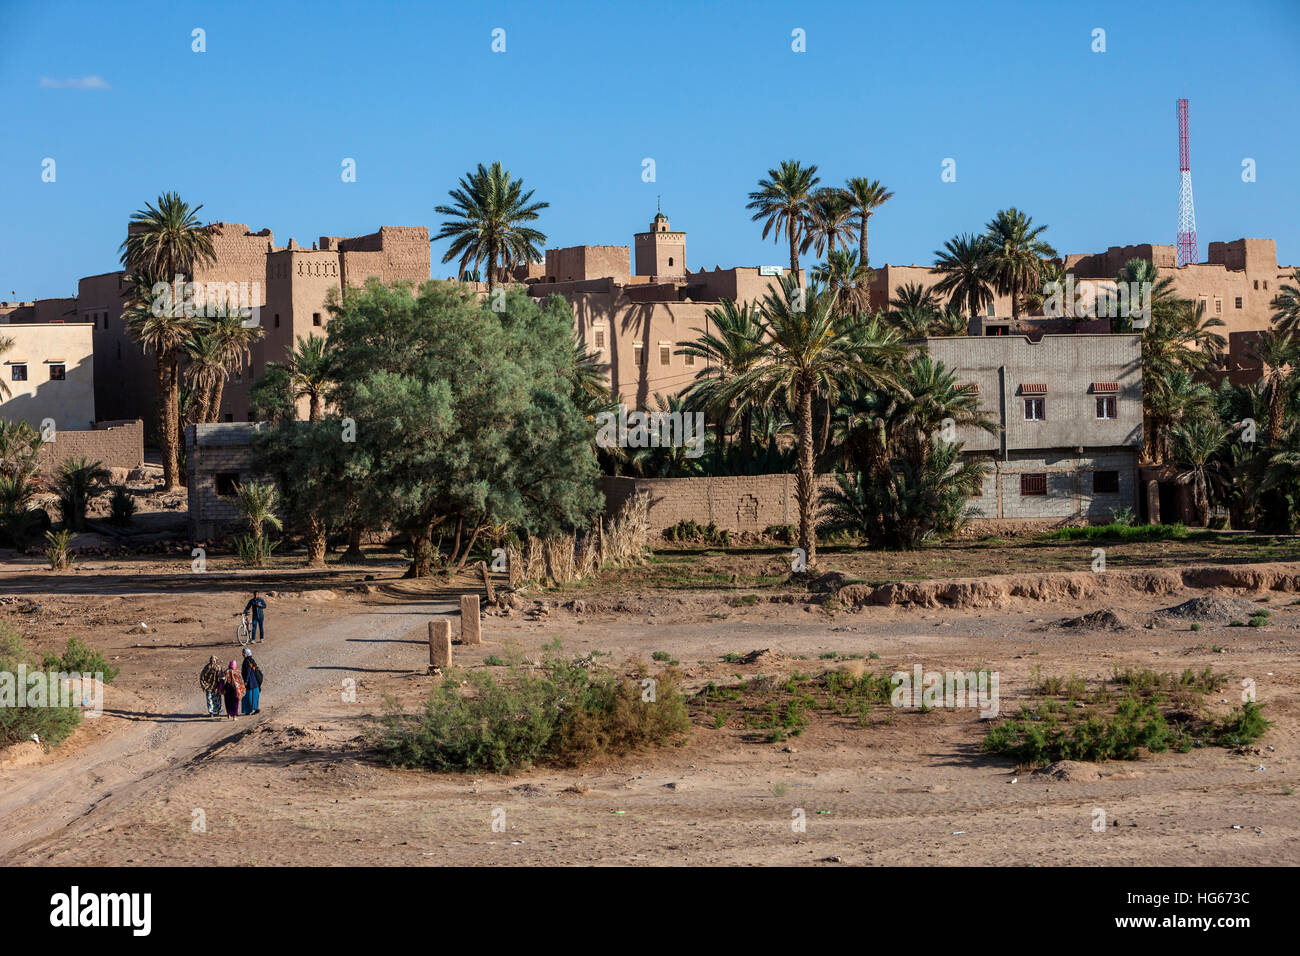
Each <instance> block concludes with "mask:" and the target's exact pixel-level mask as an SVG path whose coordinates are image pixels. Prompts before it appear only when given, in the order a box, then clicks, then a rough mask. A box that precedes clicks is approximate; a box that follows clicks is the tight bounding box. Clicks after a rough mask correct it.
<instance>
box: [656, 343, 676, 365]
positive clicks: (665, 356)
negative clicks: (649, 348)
mask: <svg viewBox="0 0 1300 956" xmlns="http://www.w3.org/2000/svg"><path fill="white" fill-rule="evenodd" d="M672 362H673V347H672V346H671V345H665V344H664V343H663V342H660V343H659V364H660V365H671V364H672Z"/></svg>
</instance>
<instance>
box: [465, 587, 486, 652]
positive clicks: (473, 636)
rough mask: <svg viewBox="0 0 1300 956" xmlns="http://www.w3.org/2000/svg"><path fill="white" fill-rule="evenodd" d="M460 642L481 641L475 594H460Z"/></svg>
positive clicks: (479, 642)
mask: <svg viewBox="0 0 1300 956" xmlns="http://www.w3.org/2000/svg"><path fill="white" fill-rule="evenodd" d="M460 642H461V643H462V644H482V643H483V631H482V627H481V621H480V620H479V615H478V595H477V594H462V595H461V596H460Z"/></svg>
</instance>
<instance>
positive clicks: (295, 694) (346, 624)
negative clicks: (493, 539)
mask: <svg viewBox="0 0 1300 956" xmlns="http://www.w3.org/2000/svg"><path fill="white" fill-rule="evenodd" d="M452 610H453V608H452V605H451V604H450V603H449V602H432V601H430V602H423V603H418V604H406V605H400V606H397V605H394V606H387V607H374V608H368V609H367V610H366V611H364V612H363V613H359V614H350V615H348V616H346V617H341V618H337V619H335V620H333V621H329V622H327V623H324V624H322V623H321V622H319V621H316V620H311V619H309V620H307V621H297V620H295V619H294V618H292V617H288V616H286V617H285V620H284V621H283V623H282V625H281V626H280V627H279V628H278V629H277V630H273V631H272V632H271V634H270V636H269V637H268V639H267V641H266V643H265V644H262V645H258V646H257V647H255V648H254V652H255V654H256V656H257V658H258V662H259V663H260V664H261V666H262V668H263V669H264V670H265V671H266V674H267V685H268V690H267V692H266V694H265V696H264V698H263V706H264V710H263V712H262V714H260V715H258V716H256V717H253V716H249V717H241V718H239V719H238V720H214V719H211V718H208V717H207V716H205V714H206V708H205V704H204V698H203V694H202V692H201V691H200V690H199V689H198V683H197V676H196V677H195V678H194V679H192V680H190V681H188V682H187V683H186V684H184V685H183V686H178V687H177V688H176V689H175V692H174V694H172V695H170V696H167V695H164V700H165V705H164V706H161V707H150V706H149V705H148V704H145V705H143V708H144V709H142V710H135V709H133V705H132V704H131V703H130V702H129V701H126V698H127V697H128V696H132V697H133V696H134V695H129V694H128V693H126V692H123V691H120V690H119V689H117V688H115V687H114V686H113V685H109V686H108V687H107V688H106V689H105V700H104V711H105V712H104V715H103V716H102V717H100V718H98V720H100V721H105V722H121V723H122V724H123V725H124V726H108V727H95V728H88V729H91V730H93V732H95V734H96V736H100V735H101V734H102V736H101V738H100V739H98V740H96V741H94V742H92V743H90V744H89V745H88V746H83V747H82V748H80V750H79V751H78V752H76V753H73V754H68V755H66V756H63V755H57V759H54V760H50V761H41V762H40V763H38V764H35V765H32V766H27V767H19V768H12V769H10V770H7V771H5V772H4V773H3V775H2V778H3V789H0V819H3V820H4V821H5V826H4V829H3V830H2V831H0V863H3V864H6V865H10V864H13V863H19V862H23V861H24V856H25V851H26V850H27V849H28V848H29V847H31V846H32V845H33V844H37V843H40V842H42V841H44V840H46V839H47V838H49V837H50V836H52V835H53V834H55V833H56V832H58V831H66V830H67V829H68V828H71V827H74V826H75V825H76V824H78V823H79V822H84V823H86V824H93V823H94V822H95V821H96V820H97V819H99V818H102V817H104V816H106V815H110V814H111V813H112V812H114V811H117V810H120V809H122V808H123V807H125V806H127V805H129V804H130V803H131V802H132V801H134V800H137V799H138V798H140V797H142V796H144V795H145V794H147V793H148V792H150V791H152V790H155V789H158V788H161V787H164V786H165V785H166V784H167V783H168V782H169V780H170V779H171V778H172V777H174V775H175V774H177V773H179V772H181V771H183V770H184V768H185V767H187V766H188V765H190V764H192V763H193V762H194V761H196V760H199V759H201V757H202V755H203V754H204V753H205V752H208V751H211V750H213V749H215V748H217V747H220V746H222V745H224V744H226V743H229V742H231V741H233V740H236V739H239V738H240V737H243V736H245V735H247V734H248V733H250V732H251V731H253V730H255V729H256V728H257V727H258V726H259V725H261V724H263V723H264V722H266V721H267V720H268V719H269V718H270V717H271V716H272V715H274V714H277V713H282V712H284V711H286V710H287V709H290V708H292V707H294V705H295V704H300V703H302V702H303V701H304V700H305V699H307V698H309V697H313V696H319V695H322V694H328V695H337V694H338V693H339V689H340V687H341V684H342V681H343V679H344V678H346V677H348V676H349V675H351V676H352V677H353V678H354V679H355V678H357V677H360V676H361V675H362V674H365V673H376V672H384V671H393V672H397V671H409V670H410V659H411V657H412V654H411V653H410V649H409V648H408V649H405V650H404V651H403V654H402V660H401V661H400V662H395V661H393V645H394V643H395V642H399V641H401V642H403V643H405V641H406V640H418V639H419V637H420V635H423V633H424V628H425V626H426V623H425V622H426V621H427V620H428V619H429V618H430V617H433V616H435V615H439V614H449V613H451V612H452ZM411 631H417V632H418V634H417V635H416V636H414V637H412V636H410V635H409V634H408V632H411ZM209 653H216V654H217V655H218V657H221V658H222V659H223V661H224V660H230V659H234V658H237V657H238V656H239V654H240V653H242V651H241V649H240V648H239V647H238V646H236V645H235V644H234V643H233V641H232V643H231V644H230V645H229V646H228V647H227V648H225V649H224V650H208V645H203V646H201V647H196V650H195V661H196V663H195V665H194V674H195V675H197V673H198V668H199V667H201V665H202V662H203V660H204V659H205V658H206V655H207V654H209ZM222 655H225V656H224V657H222ZM385 664H388V665H390V666H387V667H385V666H384V665H385ZM115 698H116V700H117V701H119V702H125V703H126V706H123V705H122V704H121V703H117V702H115Z"/></svg>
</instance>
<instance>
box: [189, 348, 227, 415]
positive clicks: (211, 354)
mask: <svg viewBox="0 0 1300 956" xmlns="http://www.w3.org/2000/svg"><path fill="white" fill-rule="evenodd" d="M184 348H185V356H186V358H188V359H189V363H188V364H187V365H186V366H185V373H184V374H185V381H186V382H188V383H189V385H190V388H191V389H192V390H193V395H194V401H193V411H194V414H193V415H191V416H189V417H190V419H191V421H192V422H193V423H194V424H204V423H206V422H207V421H208V414H209V405H208V403H209V402H210V401H211V400H212V395H213V394H214V393H215V391H216V389H217V387H218V386H219V385H220V383H221V381H222V380H223V379H225V377H226V356H225V352H224V350H223V349H222V346H221V342H220V340H219V339H218V338H217V336H216V335H214V334H213V332H212V330H211V329H210V328H204V327H203V326H201V325H198V324H197V323H196V324H195V325H194V326H193V327H191V329H190V336H189V338H187V339H186V340H185V342H184Z"/></svg>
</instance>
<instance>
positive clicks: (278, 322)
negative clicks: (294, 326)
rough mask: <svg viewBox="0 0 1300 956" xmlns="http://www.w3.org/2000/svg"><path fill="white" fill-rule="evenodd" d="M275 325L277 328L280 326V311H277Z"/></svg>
mask: <svg viewBox="0 0 1300 956" xmlns="http://www.w3.org/2000/svg"><path fill="white" fill-rule="evenodd" d="M275 327H276V328H277V329H278V328H279V327H280V313H279V312H277V313H275Z"/></svg>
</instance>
